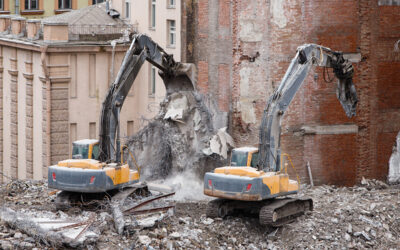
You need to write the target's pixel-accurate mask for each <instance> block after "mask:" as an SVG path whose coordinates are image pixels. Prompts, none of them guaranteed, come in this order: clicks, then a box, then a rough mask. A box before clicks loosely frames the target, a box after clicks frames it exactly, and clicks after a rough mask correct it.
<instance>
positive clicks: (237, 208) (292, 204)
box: [206, 197, 313, 227]
mask: <svg viewBox="0 0 400 250" xmlns="http://www.w3.org/2000/svg"><path fill="white" fill-rule="evenodd" d="M312 210H313V201H312V199H307V198H304V199H300V198H287V197H286V198H274V199H267V200H261V201H246V202H243V201H237V200H228V199H215V200H212V201H210V202H209V203H208V204H207V209H206V215H207V216H208V217H210V218H216V217H220V218H224V217H226V216H228V215H232V214H235V213H236V212H240V213H242V214H248V215H257V216H259V222H260V224H261V225H269V226H274V227H280V226H283V225H285V224H287V223H290V222H292V221H293V220H295V219H296V218H297V217H299V216H301V215H303V214H304V213H306V212H308V211H312Z"/></svg>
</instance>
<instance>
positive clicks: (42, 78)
mask: <svg viewBox="0 0 400 250" xmlns="http://www.w3.org/2000/svg"><path fill="white" fill-rule="evenodd" d="M39 80H40V81H41V82H42V83H46V77H44V76H39ZM43 86H44V85H43ZM44 88H45V87H44Z"/></svg>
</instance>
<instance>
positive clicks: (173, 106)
mask: <svg viewBox="0 0 400 250" xmlns="http://www.w3.org/2000/svg"><path fill="white" fill-rule="evenodd" d="M188 108H189V104H188V99H187V98H186V96H185V95H182V94H180V93H173V94H171V96H170V101H169V103H168V106H167V112H166V113H165V115H164V120H167V119H171V120H173V121H182V120H183V118H184V115H185V113H186V112H187V110H188Z"/></svg>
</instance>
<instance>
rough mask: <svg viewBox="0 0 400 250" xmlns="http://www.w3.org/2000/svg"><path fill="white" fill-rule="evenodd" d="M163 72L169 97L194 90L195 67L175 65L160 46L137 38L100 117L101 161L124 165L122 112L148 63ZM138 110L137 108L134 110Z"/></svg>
mask: <svg viewBox="0 0 400 250" xmlns="http://www.w3.org/2000/svg"><path fill="white" fill-rule="evenodd" d="M146 60H147V61H148V62H150V63H151V64H152V65H154V66H155V67H157V68H158V69H159V75H160V76H161V78H162V79H163V81H164V85H165V87H166V90H167V95H169V94H171V93H173V92H175V91H178V90H188V91H190V90H194V88H195V87H194V85H195V80H194V79H196V77H195V69H194V66H193V64H185V63H179V62H175V61H174V59H173V55H170V54H167V53H166V52H165V51H164V50H163V49H162V48H161V47H160V46H159V45H158V44H157V43H155V42H154V41H153V40H152V39H151V38H150V37H148V36H147V35H144V34H137V35H134V36H133V39H132V43H131V45H130V47H129V49H128V51H127V52H126V54H125V57H124V60H123V61H122V64H121V67H120V70H119V72H118V75H117V77H116V79H115V81H114V82H113V83H112V84H111V86H110V88H109V90H108V93H107V95H106V98H105V100H104V102H103V106H102V110H101V116H100V139H99V146H100V155H99V160H100V161H101V162H115V163H119V162H121V154H120V150H121V149H120V131H119V122H120V112H121V109H122V105H123V104H124V101H125V98H126V96H127V95H128V92H129V90H130V89H131V87H132V85H133V83H134V81H135V79H136V77H137V75H138V73H139V71H140V68H141V67H142V65H143V63H144V62H145V61H146ZM130 108H134V107H130Z"/></svg>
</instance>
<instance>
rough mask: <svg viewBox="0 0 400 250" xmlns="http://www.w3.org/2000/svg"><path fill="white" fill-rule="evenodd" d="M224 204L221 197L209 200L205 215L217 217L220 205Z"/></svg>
mask: <svg viewBox="0 0 400 250" xmlns="http://www.w3.org/2000/svg"><path fill="white" fill-rule="evenodd" d="M223 204H224V200H223V199H215V200H212V201H209V202H208V204H207V208H206V216H207V217H210V218H217V217H220V216H219V214H220V209H221V206H222V205H223Z"/></svg>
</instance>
